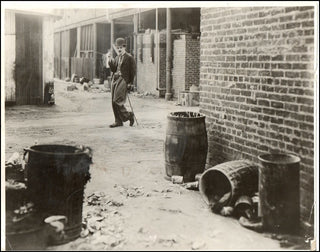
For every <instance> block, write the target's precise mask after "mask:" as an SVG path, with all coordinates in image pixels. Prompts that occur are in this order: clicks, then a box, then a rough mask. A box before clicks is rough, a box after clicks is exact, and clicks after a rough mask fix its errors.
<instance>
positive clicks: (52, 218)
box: [44, 215, 67, 223]
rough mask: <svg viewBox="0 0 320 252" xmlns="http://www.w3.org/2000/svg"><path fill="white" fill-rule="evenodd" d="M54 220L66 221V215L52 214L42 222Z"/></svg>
mask: <svg viewBox="0 0 320 252" xmlns="http://www.w3.org/2000/svg"><path fill="white" fill-rule="evenodd" d="M55 221H65V222H66V221H67V217H66V216H64V215H53V216H50V217H47V218H46V219H45V220H44V222H45V223H51V222H55Z"/></svg>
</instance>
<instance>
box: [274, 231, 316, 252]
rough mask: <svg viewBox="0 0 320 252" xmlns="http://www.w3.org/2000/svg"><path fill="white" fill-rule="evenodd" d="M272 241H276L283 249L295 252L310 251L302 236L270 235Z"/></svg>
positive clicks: (306, 241) (308, 243)
mask: <svg viewBox="0 0 320 252" xmlns="http://www.w3.org/2000/svg"><path fill="white" fill-rule="evenodd" d="M271 238H272V239H275V240H278V241H279V243H280V246H281V247H283V248H288V249H289V248H290V249H295V250H310V241H309V240H308V239H304V237H302V236H298V235H290V234H272V235H271Z"/></svg>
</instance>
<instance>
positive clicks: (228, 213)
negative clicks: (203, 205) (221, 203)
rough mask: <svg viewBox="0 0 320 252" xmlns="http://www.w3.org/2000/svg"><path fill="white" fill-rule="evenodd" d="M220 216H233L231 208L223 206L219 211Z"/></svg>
mask: <svg viewBox="0 0 320 252" xmlns="http://www.w3.org/2000/svg"><path fill="white" fill-rule="evenodd" d="M220 214H221V215H222V216H232V215H233V207H231V206H225V207H223V208H222V209H221V211H220Z"/></svg>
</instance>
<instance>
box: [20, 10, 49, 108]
mask: <svg viewBox="0 0 320 252" xmlns="http://www.w3.org/2000/svg"><path fill="white" fill-rule="evenodd" d="M15 18H16V64H15V80H16V103H17V104H18V105H24V104H28V105H29V104H40V103H41V102H42V101H43V95H42V71H43V69H42V17H40V16H32V15H25V14H15Z"/></svg>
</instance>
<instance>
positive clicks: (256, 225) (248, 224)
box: [239, 216, 263, 233]
mask: <svg viewBox="0 0 320 252" xmlns="http://www.w3.org/2000/svg"><path fill="white" fill-rule="evenodd" d="M239 223H240V225H241V226H243V227H245V228H248V229H251V230H254V231H256V232H258V233H261V232H262V231H263V226H262V221H261V220H260V219H256V220H249V219H248V218H246V217H244V216H241V217H240V218H239Z"/></svg>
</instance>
